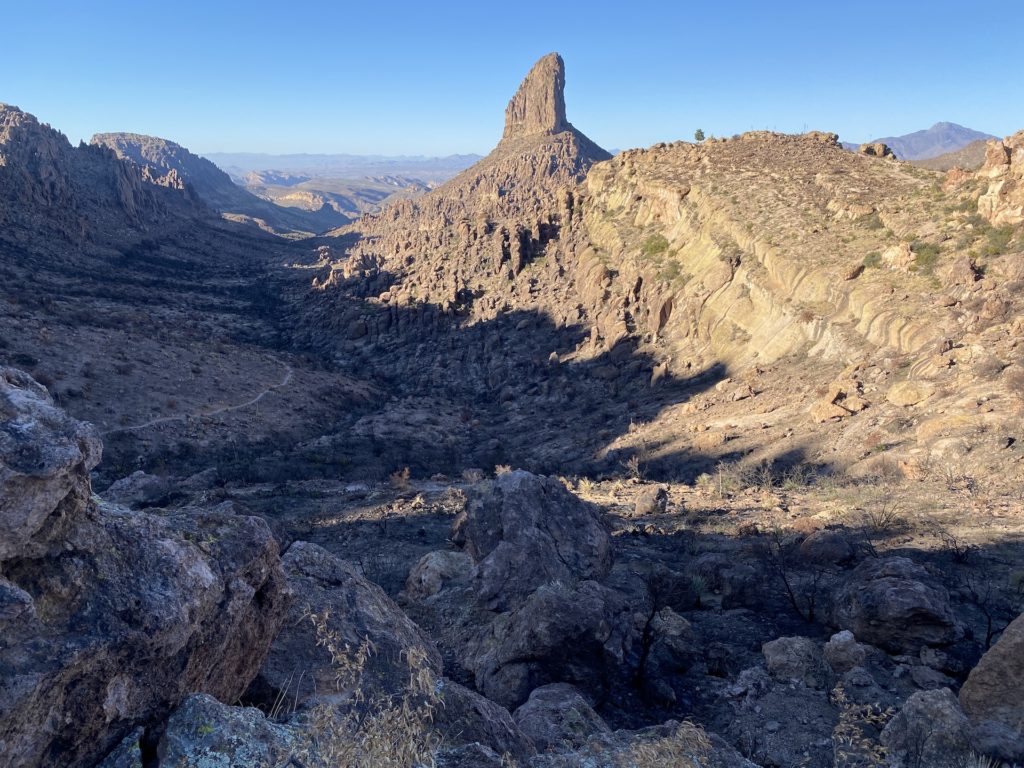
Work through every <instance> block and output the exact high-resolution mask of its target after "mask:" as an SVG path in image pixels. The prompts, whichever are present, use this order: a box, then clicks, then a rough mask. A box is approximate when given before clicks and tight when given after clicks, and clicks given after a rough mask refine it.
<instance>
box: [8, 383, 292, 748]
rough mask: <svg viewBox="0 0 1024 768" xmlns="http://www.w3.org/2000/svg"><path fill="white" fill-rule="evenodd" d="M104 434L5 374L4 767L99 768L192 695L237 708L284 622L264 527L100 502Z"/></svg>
mask: <svg viewBox="0 0 1024 768" xmlns="http://www.w3.org/2000/svg"><path fill="white" fill-rule="evenodd" d="M100 450H101V449H100V442H99V439H98V437H97V436H96V432H95V430H93V429H92V428H91V427H89V426H87V425H84V424H82V423H80V422H77V421H75V420H74V419H71V418H69V417H68V416H66V415H65V414H64V413H63V412H62V411H61V410H60V409H58V408H56V407H55V406H54V404H53V401H52V399H51V398H50V397H49V395H48V394H47V393H46V392H45V390H44V389H43V388H42V387H41V386H39V385H38V384H37V383H36V382H34V381H33V380H32V379H31V378H30V377H28V376H27V375H25V374H23V373H20V372H18V371H13V370H11V369H2V370H0V478H2V481H0V482H2V496H0V531H3V533H4V535H3V545H2V548H0V745H2V748H3V755H4V764H5V765H9V766H11V767H12V768H29V767H30V766H37V765H62V766H75V767H77V766H92V765H95V763H96V761H97V760H99V759H100V758H102V757H103V756H104V755H105V754H106V753H107V752H108V751H110V749H111V748H113V747H114V746H115V745H116V744H117V743H118V742H119V741H120V740H121V739H122V738H124V737H125V736H126V734H128V733H129V732H131V731H132V730H133V729H134V728H136V727H137V726H148V725H154V724H157V723H159V722H160V721H161V719H162V718H164V717H166V715H167V714H168V713H169V712H170V710H171V709H172V708H174V707H175V706H177V705H178V703H179V702H180V701H181V700H182V699H183V698H184V697H185V696H186V695H187V694H189V693H192V692H195V691H200V690H201V691H206V692H208V693H211V694H214V695H217V696H220V697H222V698H225V699H228V700H233V699H234V698H235V697H237V696H238V695H239V694H241V693H242V691H243V690H244V688H245V686H246V685H247V684H248V681H249V680H250V679H251V678H252V677H253V676H254V675H255V674H256V672H257V670H258V669H259V665H260V663H261V661H262V659H263V656H264V655H265V653H266V651H267V648H268V646H269V644H270V641H271V639H272V638H273V637H274V635H275V634H276V632H277V630H278V628H279V627H280V625H281V622H282V621H283V619H284V615H285V609H286V604H287V597H288V595H287V590H286V587H285V580H284V574H283V573H282V570H281V565H280V562H279V560H278V552H277V543H276V542H275V540H274V538H273V537H272V536H271V534H270V530H269V528H268V527H267V525H266V523H265V522H264V521H263V520H261V519H259V518H252V517H239V516H235V515H234V514H231V513H230V512H227V513H225V512H220V511H216V510H213V511H211V510H191V511H182V512H178V513H172V514H169V515H149V514H144V513H134V512H129V511H127V510H125V509H122V508H118V507H114V506H112V505H107V504H105V503H103V502H102V501H99V500H97V499H95V498H92V497H91V490H90V486H89V479H88V471H89V470H90V469H91V468H92V467H93V466H95V465H96V463H97V462H98V461H99V458H100Z"/></svg>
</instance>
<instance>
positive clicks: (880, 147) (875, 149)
mask: <svg viewBox="0 0 1024 768" xmlns="http://www.w3.org/2000/svg"><path fill="white" fill-rule="evenodd" d="M857 152H859V153H860V154H862V155H868V156H869V157H885V158H890V159H892V160H895V159H896V153H895V152H893V151H892V149H891V148H890V147H889V145H888V144H885V143H883V142H881V141H874V142H870V143H868V144H861V145H860V146H859V147H858V148H857Z"/></svg>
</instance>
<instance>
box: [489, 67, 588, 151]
mask: <svg viewBox="0 0 1024 768" xmlns="http://www.w3.org/2000/svg"><path fill="white" fill-rule="evenodd" d="M571 128H572V126H570V125H569V121H568V120H566V118H565V62H563V61H562V57H561V56H559V55H558V54H557V53H549V54H548V55H547V56H545V57H543V58H542V59H540V61H538V62H537V63H536V64H534V65H533V69H531V70H530V72H529V74H527V75H526V79H525V80H523V83H522V85H520V86H519V90H518V91H517V92H516V95H515V96H513V97H512V100H511V101H509V103H508V107H506V108H505V132H504V133H503V134H502V141H505V140H507V139H517V138H520V137H522V136H532V135H534V134H548V135H552V134H556V133H561V132H562V131H568V130H570V129H571Z"/></svg>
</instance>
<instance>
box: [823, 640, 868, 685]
mask: <svg viewBox="0 0 1024 768" xmlns="http://www.w3.org/2000/svg"><path fill="white" fill-rule="evenodd" d="M823 650H824V654H825V661H827V662H828V664H829V666H830V667H832V670H833V671H834V672H835V673H836V674H838V675H842V674H844V673H846V672H849V671H850V670H851V669H853V668H854V667H859V666H862V665H863V664H864V660H865V659H866V658H867V649H866V648H865V647H864V646H863V645H861V644H860V643H858V642H857V640H856V638H854V636H853V632H851V631H850V630H848V629H844V630H843V631H842V632H836V633H835V634H834V635H832V637H831V638H829V641H828V642H827V643H825V648H824V649H823Z"/></svg>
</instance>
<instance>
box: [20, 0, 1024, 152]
mask: <svg viewBox="0 0 1024 768" xmlns="http://www.w3.org/2000/svg"><path fill="white" fill-rule="evenodd" d="M4 5H5V8H4V12H3V16H4V25H3V29H2V30H0V35H2V39H3V52H4V57H3V58H4V65H3V67H2V68H0V101H5V102H8V103H12V104H16V105H18V106H20V107H22V108H23V109H26V110H28V111H30V112H32V113H34V114H35V115H36V116H37V117H39V118H40V119H41V120H43V121H45V122H48V123H50V124H51V125H53V126H54V127H56V128H58V129H60V130H62V131H63V132H64V133H66V134H67V135H68V136H69V137H70V138H71V139H72V140H73V141H77V140H78V139H81V138H86V139H87V138H88V137H89V136H90V135H91V134H92V133H94V132H97V131H113V130H126V131H135V132H139V133H149V134H154V135H158V136H163V137H165V138H169V139H173V140H175V141H178V142H180V143H182V144H184V145H185V146H187V147H189V148H191V149H193V150H196V151H199V152H215V151H253V152H260V151H262V152H275V153H277V152H352V153H382V154H449V153H454V152H481V153H483V152H486V151H488V150H489V149H490V148H491V147H492V146H493V145H494V144H495V143H496V142H497V140H498V138H499V137H500V135H501V129H502V119H503V110H504V107H505V104H506V103H507V101H508V99H509V98H510V97H511V96H512V94H513V92H514V91H515V88H516V86H517V85H518V83H519V81H520V79H521V78H522V77H523V75H524V74H525V73H526V71H527V70H528V69H529V67H530V65H531V64H532V63H533V61H534V60H535V59H537V58H539V57H540V56H542V55H543V54H545V53H547V52H549V51H552V50H557V51H559V52H560V53H561V54H562V55H563V57H564V58H565V61H566V70H567V74H566V79H567V87H566V101H567V104H568V112H569V119H570V120H571V121H572V122H573V123H574V124H575V125H576V126H577V127H578V128H580V129H581V130H583V131H584V132H585V133H587V134H588V135H589V136H590V137H591V138H593V139H594V140H596V141H597V142H598V143H600V144H602V145H604V146H605V147H609V148H626V147H631V146H647V145H649V144H652V143H655V142H657V141H671V140H675V139H679V138H686V139H689V138H691V137H692V135H693V130H694V129H695V128H697V127H701V128H703V129H704V131H705V132H707V133H709V134H711V133H714V134H732V133H737V132H741V131H745V130H750V129H751V128H757V129H760V128H771V129H775V130H780V131H803V130H805V128H807V129H810V128H815V129H821V130H833V131H836V132H838V133H839V134H840V136H841V137H842V138H844V139H847V140H866V139H869V138H873V137H877V136H880V135H894V134H901V133H906V132H909V131H912V130H916V129H919V128H926V127H928V126H930V125H931V124H933V123H935V122H937V121H939V120H950V121H953V122H958V123H962V124H964V125H967V126H969V127H972V128H976V129H979V130H983V131H987V132H990V133H994V134H998V135H1005V134H1008V133H1011V132H1013V131H1016V130H1018V129H1020V128H1024V75H1022V74H1021V63H1020V62H1021V54H1020V50H1019V49H1018V47H1017V46H1018V45H1019V42H1020V35H1021V32H1022V30H1024V3H1020V2H1009V3H1002V4H1000V5H999V6H998V9H997V10H996V9H995V7H993V9H989V10H982V9H981V7H980V6H977V5H972V4H968V3H964V2H962V0H959V1H958V2H947V1H946V0H933V1H932V2H916V1H911V2H899V3H895V2H886V3H881V2H860V3H828V2H824V3H823V2H820V0H818V1H816V2H788V3H786V2H774V3H769V2H715V1H714V0H705V2H701V3H690V2H647V1H646V0H632V1H631V2H628V3H624V2H614V3H613V2H608V3H600V2H589V3H579V2H570V1H569V0H561V2H555V1H554V0H549V1H548V2H533V0H530V1H528V2H516V1H515V0H505V2H503V3H500V4H499V3H486V2H441V1H439V0H435V1H434V2H429V0H424V1H423V2H416V3H412V2H404V1H403V0H391V1H390V2H388V3H386V4H385V3H370V2H366V1H365V0H364V1H363V2H361V3H355V4H353V3H346V2H337V1H335V2H318V1H310V2H301V1H300V0H292V1H291V2H273V3H260V2H215V1H213V0H205V1H204V2H193V1H192V0H179V1H178V2H173V3H172V2H167V3H151V2H138V0H136V1H135V2H130V3H129V2H105V1H104V0H94V1H93V2H88V3H85V2H73V3H72V2H52V1H49V0H36V1H35V2H9V3H5V4H4Z"/></svg>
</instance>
